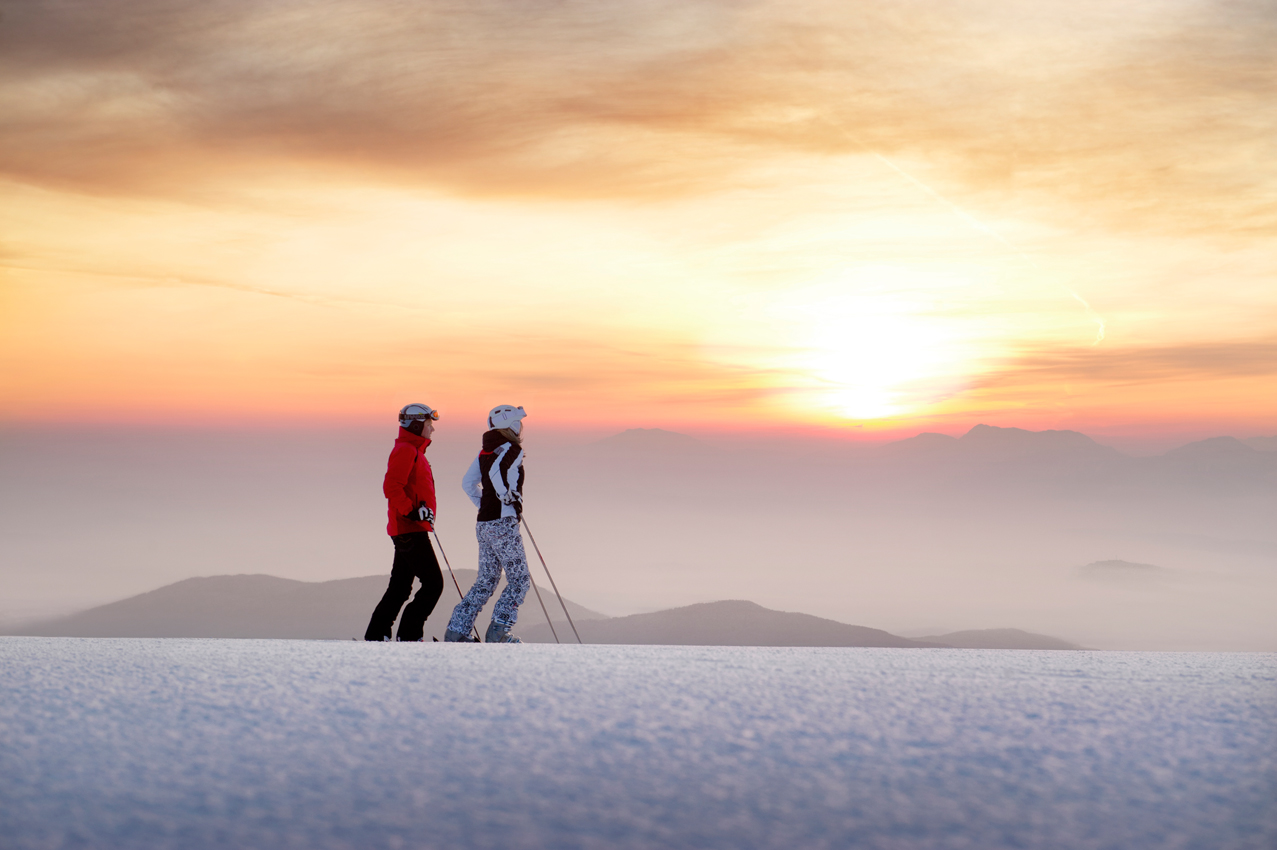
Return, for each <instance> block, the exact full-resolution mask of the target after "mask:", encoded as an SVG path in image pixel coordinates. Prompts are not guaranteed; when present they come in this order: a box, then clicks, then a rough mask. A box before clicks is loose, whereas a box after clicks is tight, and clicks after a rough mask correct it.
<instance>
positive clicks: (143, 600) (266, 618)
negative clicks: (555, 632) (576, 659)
mask: <svg viewBox="0 0 1277 850" xmlns="http://www.w3.org/2000/svg"><path fill="white" fill-rule="evenodd" d="M476 575H477V573H476V571H475V570H457V581H458V582H459V583H460V584H461V587H462V588H463V589H466V590H468V589H469V588H470V585H471V584H473V583H474V580H475V577H476ZM388 580H389V576H388V575H376V576H363V577H361V578H347V579H338V580H336V581H323V582H311V581H296V580H294V579H287V578H278V577H276V576H269V575H230V576H210V577H207V578H189V579H186V580H184V581H179V582H176V583H174V584H170V585H166V586H164V587H161V588H159V589H158V590H152V591H150V592H149V593H142V594H139V595H138V596H132V597H129V598H128V599H123V600H120V601H119V602H112V603H109V604H107V605H99V606H98V607H96V608H90V609H89V610H87V611H81V612H80V613H78V614H72V615H70V616H67V617H59V618H57V619H55V620H48V621H45V622H42V623H36V624H33V625H30V626H27V627H25V628H21V629H15V630H13V631H12V632H11V633H12V634H23V635H42V636H48V637H192V638H291V639H300V640H350V639H351V638H360V639H362V638H363V636H364V629H366V628H367V627H368V618H369V617H370V616H371V615H372V609H373V608H374V607H375V606H376V604H377V602H378V600H380V599H381V595H382V594H383V593H385V591H386V583H387V581H388ZM541 593H542V595H543V596H544V597H545V603H546V605H555V606H558V604H559V603H558V597H557V596H555V595H554V593H553V592H550V591H548V590H545V589H542V590H541ZM528 597H529V602H531V603H532V604H531V605H529V604H526V603H525V604H524V606H523V609H522V611H521V614H522V618H523V620H524V621H525V622H527V623H528V624H529V625H532V624H536V623H542V624H543V623H544V622H545V617H544V616H543V615H542V613H541V609H540V606H539V605H537V604H536V601H535V599H534V598H533V597H532V594H530V593H529V594H528ZM457 599H458V596H457V591H456V589H455V588H454V587H453V586H452V580H451V579H450V578H449V577H448V575H447V574H446V573H445V574H444V590H443V596H441V597H440V599H439V605H438V606H437V607H436V608H435V611H434V613H433V614H431V616H430V619H429V620H428V621H427V622H426V639H427V640H429V639H430V638H432V637H437V638H439V639H440V640H442V639H443V631H444V628H445V627H446V626H447V619H448V614H449V613H450V612H451V611H452V607H453V606H454V605H456V604H457ZM494 602H495V594H494V595H493V599H492V600H489V602H488V605H487V607H486V608H485V609H484V611H483V612H482V613H481V614H480V617H481V618H482V619H481V622H483V623H486V622H487V618H489V617H491V613H492V605H493V603H494ZM567 605H568V610H569V611H571V612H572V616H573V617H574V618H576V619H577V620H579V621H582V622H587V621H589V620H591V619H597V618H599V617H602V616H604V615H602V614H600V613H598V612H597V611H591V610H590V609H588V608H585V607H583V606H581V605H577V604H576V603H575V602H572V601H570V600H568V602H567ZM556 609H557V608H556ZM559 616H560V617H562V616H563V615H562V611H560V612H559ZM480 629H481V630H482V626H481V627H480Z"/></svg>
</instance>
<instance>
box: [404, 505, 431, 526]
mask: <svg viewBox="0 0 1277 850" xmlns="http://www.w3.org/2000/svg"><path fill="white" fill-rule="evenodd" d="M408 516H410V517H412V518H413V519H415V520H416V521H417V522H428V523H430V524H431V525H434V524H435V512H434V511H432V510H430V508H429V506H428V505H426V503H425V502H418V503H417V509H416V510H414V511H413V512H412V513H410V514H408Z"/></svg>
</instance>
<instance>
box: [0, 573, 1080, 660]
mask: <svg viewBox="0 0 1277 850" xmlns="http://www.w3.org/2000/svg"><path fill="white" fill-rule="evenodd" d="M475 576H476V573H475V571H474V570H458V571H457V580H458V581H459V582H460V583H461V587H462V589H465V590H468V589H469V587H470V585H471V584H472V583H473V582H474V579H475ZM386 581H387V576H384V575H378V576H364V577H362V578H350V579H338V580H336V581H325V582H305V581H296V580H294V579H285V578H278V577H276V576H269V575H227V576H211V577H207V578H191V579H186V580H184V581H179V582H176V583H174V584H170V585H167V586H165V587H161V588H159V589H158V590H153V591H150V592H149V593H143V594H140V595H138V596H133V597H130V598H128V599H123V600H121V601H119V602H112V603H110V604H107V605H100V606H98V607H96V608H91V609H89V610H87V611H82V612H80V613H78V614H72V615H70V616H67V617H60V618H58V619H56V620H48V621H46V622H43V623H37V624H34V625H31V626H29V627H26V628H23V629H19V630H15V631H13V632H12V633H13V634H21V635H33V636H46V637H174V638H288V639H300V640H349V639H351V638H362V637H363V633H364V628H365V627H366V626H367V624H368V617H369V615H370V614H371V613H372V609H373V607H374V606H375V605H376V604H377V600H378V599H380V598H381V594H382V593H383V592H384V591H385V589H386ZM444 581H445V583H446V584H447V586H446V587H445V590H444V594H443V597H442V598H441V599H440V601H439V606H438V607H437V608H436V609H435V613H434V614H432V615H431V617H430V619H429V620H428V621H427V623H426V637H427V639H429V638H432V637H438V638H442V637H443V629H444V627H445V626H446V622H447V616H448V612H450V611H451V609H452V606H453V605H455V604H456V601H457V592H456V590H455V589H454V588H453V587H452V586H451V581H450V579H448V577H447V576H445V577H444ZM541 594H542V597H543V598H544V600H545V604H546V605H547V606H549V607H550V616H551V618H552V619H553V620H554V623H555V629H557V631H558V637H559V640H560V641H563V642H565V643H569V642H573V641H574V639H573V637H572V631H571V627H570V626H569V624H568V623H567V621H566V620H565V619H564V618H563V612H562V609H561V608H560V607H559V600H558V597H557V596H555V595H554V593H552V592H550V591H549V590H547V589H545V588H542V589H541ZM494 599H495V594H494ZM565 601H566V603H567V607H568V611H569V612H570V613H571V614H572V618H573V621H574V622H575V624H576V627H577V629H578V630H579V631H580V633H581V638H582V640H583V641H584V642H586V643H606V644H663V645H683V646H689V645H690V646H847V647H853V646H860V647H915V648H922V647H933V648H934V647H949V648H970V649H1080V647H1078V646H1076V645H1074V644H1071V643H1068V642H1066V641H1062V640H1059V639H1058V638H1053V637H1048V636H1046V635H1036V634H1032V633H1030V632H1023V631H1020V630H1018V629H986V630H980V631H969V632H954V633H953V634H950V635H939V636H936V637H927V638H921V639H917V640H910V639H908V638H903V637H899V636H897V635H893V634H891V633H890V632H885V631H883V630H881V629H872V628H867V627H865V626H853V625H849V624H847V623H840V622H837V621H835V620H827V619H824V618H822V617H814V616H812V615H810V614H797V613H790V612H785V611H773V610H771V609H769V608H764V607H762V606H761V605H757V604H755V603H753V602H746V601H743V600H727V601H722V602H706V603H701V604H698V605H688V606H685V607H682V608H672V609H670V610H667V611H657V612H655V613H650V614H633V615H631V616H628V617H607V616H605V615H603V614H600V613H598V612H597V611H592V610H590V609H588V608H586V607H584V606H582V605H578V604H577V603H575V602H572V601H571V600H565ZM492 604H493V603H492V601H489V603H488V606H487V607H486V608H485V610H484V612H483V613H481V614H480V619H479V624H480V630H482V629H483V627H484V625H485V624H486V623H487V621H488V619H489V618H490V616H491V608H492ZM519 615H520V616H519V625H518V627H517V628H516V629H515V632H516V634H518V635H519V636H520V637H522V638H523V639H524V640H525V641H527V642H529V643H551V642H553V641H554V637H553V635H552V633H551V631H550V628H549V626H547V625H546V622H545V616H544V615H543V613H542V611H541V607H540V605H539V604H538V603H537V602H536V598H535V596H534V595H533V594H529V595H528V598H527V599H526V600H525V601H524V603H523V605H522V607H521V608H520V611H519Z"/></svg>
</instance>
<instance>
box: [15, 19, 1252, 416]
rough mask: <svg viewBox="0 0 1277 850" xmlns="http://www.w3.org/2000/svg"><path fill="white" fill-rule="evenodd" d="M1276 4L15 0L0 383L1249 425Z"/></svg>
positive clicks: (315, 401)
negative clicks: (100, 0)
mask: <svg viewBox="0 0 1277 850" xmlns="http://www.w3.org/2000/svg"><path fill="white" fill-rule="evenodd" d="M1275 45H1277V12H1275V11H1274V7H1273V5H1272V4H1271V3H1267V2H1258V0H1257V1H1256V2H1246V1H1245V0H1242V2H1189V1H1188V0H1182V1H1181V0H1163V2H1126V3H1113V2H1111V0H1105V2H1098V0H1068V2H1053V1H1052V2H1038V0H1035V2H1032V3H1013V2H1005V3H988V2H961V0H954V2H942V1H941V0H921V2H906V3H891V4H869V3H845V2H813V1H812V0H786V2H691V3H689V2H685V0H679V1H678V2H659V1H658V2H651V0H647V1H646V2H641V3H640V2H616V3H608V4H599V3H597V2H592V0H591V2H586V1H585V0H582V1H581V2H475V0H465V2H451V3H450V2H389V0H351V2H332V1H331V0H328V1H327V2H325V1H323V0H319V1H317V0H307V1H306V2H270V3H260V2H256V0H253V1H252V2H250V0H205V2H200V3H195V2H160V1H159V0H119V2H112V3H98V2H78V3H77V2H56V3H55V2H27V3H12V2H9V3H4V4H3V18H2V19H0V79H2V80H3V83H0V133H2V135H3V144H2V145H0V198H2V199H3V203H2V204H0V262H2V263H3V269H2V271H0V367H2V368H0V421H3V422H7V423H11V424H39V423H54V422H61V423H65V422H68V421H78V422H83V421H89V422H102V423H141V424H148V423H161V422H168V421H172V420H173V419H174V418H182V419H186V418H193V419H197V420H199V421H201V422H206V423H209V424H213V425H219V424H229V425H241V424H248V425H257V424H265V425H273V424H279V423H289V422H296V421H298V420H299V418H304V420H305V421H307V422H319V423H324V422H330V423H334V424H342V423H357V424H363V423H372V422H377V421H384V420H385V419H386V417H387V415H388V413H387V411H390V413H393V411H394V410H397V409H398V407H399V406H401V405H402V404H404V403H406V402H409V401H423V402H426V403H429V404H431V405H434V406H436V407H438V408H440V409H441V410H442V411H443V414H444V416H445V418H447V417H449V416H453V417H457V418H458V421H460V420H467V419H476V418H477V417H478V416H479V414H480V413H481V411H483V410H486V409H487V408H488V407H490V406H491V405H492V404H495V403H498V402H510V403H515V404H522V405H525V406H526V407H527V408H528V410H529V411H530V413H531V414H532V418H530V419H529V422H530V423H533V422H541V423H547V424H550V425H554V426H559V427H573V428H584V429H597V430H607V429H616V428H621V427H630V426H635V425H642V426H646V427H652V426H659V427H666V428H674V429H680V430H688V431H692V432H697V431H706V430H712V429H720V428H721V429H727V430H733V429H748V428H751V427H755V423H757V422H758V421H760V420H761V421H766V422H768V423H770V424H771V425H772V426H774V427H776V428H781V429H792V430H794V431H795V432H801V431H809V432H821V433H828V432H829V431H830V430H833V431H843V432H846V433H849V434H878V435H881V436H888V435H892V434H897V433H900V432H909V433H912V432H916V431H919V430H941V431H947V432H950V433H957V432H960V431H963V430H965V429H966V428H968V427H970V426H971V425H973V424H975V423H977V422H988V423H990V424H998V425H1007V426H1019V427H1026V428H1034V429H1039V428H1074V429H1078V430H1082V431H1085V432H1087V433H1091V434H1093V435H1096V436H1097V437H1102V436H1103V435H1111V436H1122V435H1126V436H1130V435H1138V434H1145V435H1157V434H1168V433H1173V434H1181V433H1182V434H1193V435H1206V434H1212V433H1221V434H1222V433H1228V434H1233V435H1236V436H1254V435H1261V434H1269V435H1271V434H1274V433H1277V238H1275V237H1277V63H1275V62H1274V61H1273V56H1274V49H1275Z"/></svg>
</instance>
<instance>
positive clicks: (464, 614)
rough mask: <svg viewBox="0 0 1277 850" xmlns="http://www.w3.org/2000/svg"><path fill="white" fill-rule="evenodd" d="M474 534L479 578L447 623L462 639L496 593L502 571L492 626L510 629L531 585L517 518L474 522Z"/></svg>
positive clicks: (493, 609)
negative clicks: (501, 586) (477, 547)
mask: <svg viewBox="0 0 1277 850" xmlns="http://www.w3.org/2000/svg"><path fill="white" fill-rule="evenodd" d="M474 533H475V537H478V538H479V576H478V578H476V579H475V580H474V584H473V585H472V586H471V588H470V592H469V593H467V594H466V595H465V598H464V599H462V600H461V601H460V602H458V603H457V607H456V608H453V609H452V619H451V620H449V621H448V628H449V629H451V630H452V631H454V632H456V633H457V634H462V635H464V634H469V633H470V629H471V628H473V627H474V618H475V617H478V616H479V612H480V611H481V610H483V606H484V605H486V604H488V599H490V598H491V597H492V591H494V590H496V589H497V581H498V580H499V579H500V578H501V571H502V570H505V581H506V585H505V590H503V591H501V596H500V597H499V598H498V599H497V604H496V605H494V606H493V607H492V620H493V622H496V623H503V624H505V626H506V627H507V628H508V627H510V626H513V625H514V622H515V620H517V619H518V618H519V606H520V605H521V604H522V603H523V597H525V596H527V595H528V586H529V585H530V584H531V583H532V577H531V576H530V575H528V559H527V556H526V555H524V554H523V537H522V535H520V534H519V520H518V518H517V517H512V516H511V517H502V518H501V519H494V520H490V521H488V522H477V523H475V527H474Z"/></svg>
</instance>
